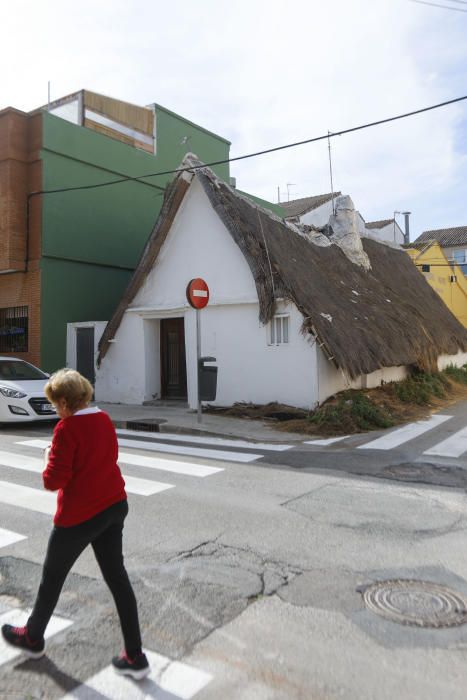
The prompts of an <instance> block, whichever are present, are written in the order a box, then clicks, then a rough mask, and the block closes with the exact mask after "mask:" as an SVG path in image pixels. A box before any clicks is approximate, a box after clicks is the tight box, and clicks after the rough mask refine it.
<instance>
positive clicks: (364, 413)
mask: <svg viewBox="0 0 467 700" xmlns="http://www.w3.org/2000/svg"><path fill="white" fill-rule="evenodd" d="M465 375H466V378H467V370H465ZM459 378H460V379H461V382H459V381H455V380H454V379H453V378H452V377H450V376H449V374H446V373H445V372H441V373H439V374H438V375H416V376H415V377H410V378H409V379H407V380H405V381H404V382H397V383H396V382H392V383H390V384H385V385H383V386H381V387H377V388H375V389H366V390H348V391H343V392H340V393H339V394H336V395H335V396H332V397H330V398H329V399H328V400H327V401H326V402H325V403H324V404H323V405H322V406H320V407H319V408H318V409H317V410H316V411H306V410H304V409H301V408H295V407H294V406H288V405H286V404H280V403H277V402H273V403H269V404H265V405H260V404H253V403H236V404H234V405H233V406H229V407H217V406H208V407H207V408H206V409H204V410H205V411H206V413H213V414H216V415H225V416H229V417H232V418H247V419H251V420H262V421H264V422H266V423H270V424H273V425H274V428H275V429H276V430H282V431H284V432H293V433H304V434H306V435H313V436H325V437H328V436H329V437H331V436H335V435H336V436H337V435H351V434H353V433H359V432H362V431H368V430H380V429H381V428H389V427H392V426H395V425H399V424H401V423H407V422H411V421H416V420H421V419H423V418H426V417H428V416H429V415H430V414H431V413H433V412H435V411H439V410H441V409H442V408H446V407H448V406H451V405H452V404H454V403H456V402H457V401H460V400H465V399H467V383H463V381H462V380H463V377H462V376H460V377H456V379H459Z"/></svg>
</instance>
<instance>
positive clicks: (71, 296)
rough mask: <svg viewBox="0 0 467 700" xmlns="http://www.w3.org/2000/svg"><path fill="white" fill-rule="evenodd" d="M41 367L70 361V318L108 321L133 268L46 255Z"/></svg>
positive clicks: (43, 262) (51, 368)
mask: <svg viewBox="0 0 467 700" xmlns="http://www.w3.org/2000/svg"><path fill="white" fill-rule="evenodd" d="M41 274H42V300H41V303H42V318H41V339H42V348H41V367H42V369H44V370H45V371H46V372H52V371H54V370H56V369H58V368H60V367H64V366H65V363H66V324H67V321H107V320H108V319H109V318H110V316H111V315H112V313H113V312H114V310H115V303H116V301H115V300H116V299H117V300H119V299H120V297H121V295H122V294H123V292H124V290H125V288H126V286H127V284H128V281H129V279H130V275H131V273H130V272H127V271H124V270H119V269H116V268H111V267H96V266H94V265H89V264H82V263H75V262H67V261H63V260H53V259H50V258H42V263H41Z"/></svg>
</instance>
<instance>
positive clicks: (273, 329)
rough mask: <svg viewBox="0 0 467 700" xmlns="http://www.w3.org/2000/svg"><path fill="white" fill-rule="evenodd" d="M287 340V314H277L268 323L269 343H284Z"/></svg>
mask: <svg viewBox="0 0 467 700" xmlns="http://www.w3.org/2000/svg"><path fill="white" fill-rule="evenodd" d="M288 342H289V316H288V315H286V314H277V315H276V316H273V317H272V320H271V323H270V324H269V344H270V345H286V344H287V343H288Z"/></svg>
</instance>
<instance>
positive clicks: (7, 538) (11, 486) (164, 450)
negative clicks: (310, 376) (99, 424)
mask: <svg viewBox="0 0 467 700" xmlns="http://www.w3.org/2000/svg"><path fill="white" fill-rule="evenodd" d="M118 433H119V435H118V439H119V446H120V448H124V450H121V451H120V453H119V465H120V468H121V470H122V474H123V477H124V479H125V488H126V491H127V492H128V493H129V494H132V495H135V496H142V497H143V498H147V497H152V496H156V495H158V494H162V493H163V492H170V491H172V490H173V489H175V488H176V487H177V485H178V483H177V480H178V479H179V477H182V478H184V477H188V478H193V479H206V478H209V477H213V476H215V475H216V474H219V473H221V472H223V471H224V469H225V467H224V466H218V462H219V461H222V462H224V461H229V462H234V463H235V462H237V463H248V462H252V461H255V460H257V459H260V458H262V457H263V456H264V455H263V454H262V453H260V452H258V451H257V450H258V449H259V448H261V449H263V448H264V449H265V450H266V449H268V450H271V451H272V452H277V451H284V450H286V449H290V448H291V447H292V445H291V444H288V445H285V444H281V445H278V444H274V443H271V444H269V443H252V442H248V441H245V440H224V439H222V438H213V437H209V436H207V438H206V439H205V438H204V437H203V438H199V437H198V436H187V435H175V434H174V435H172V434H164V435H163V439H164V440H165V439H168V441H169V443H168V444H166V443H162V442H160V441H159V440H155V439H154V434H153V433H139V432H138V433H135V432H132V431H129V430H119V431H118ZM51 437H52V436H50V438H48V439H28V440H17V441H15V442H14V448H15V450H18V449H19V451H12V450H10V451H9V450H7V449H0V504H4V505H7V506H14V507H15V508H20V509H25V510H28V511H31V512H33V513H40V514H44V515H48V516H51V515H53V514H54V513H55V510H56V498H57V496H56V494H55V493H52V492H48V491H44V489H43V488H42V484H41V483H37V484H36V483H32V484H31V485H29V484H28V485H25V484H24V483H22V482H23V481H24V479H23V480H21V479H20V480H18V481H17V480H15V479H14V477H13V478H9V477H10V474H9V470H12V471H18V472H26V473H27V472H29V473H31V474H42V472H43V470H44V460H43V450H44V449H45V448H46V447H48V446H49V445H50V442H51ZM141 438H143V439H141ZM144 438H146V439H144ZM149 438H150V439H149ZM201 441H202V442H203V444H206V445H208V446H209V447H207V448H202V447H198V446H196V445H199V444H200V443H201ZM175 442H177V443H181V444H175ZM188 442H190V443H194V444H195V446H193V444H187V443H188ZM4 447H5V445H4V444H2V448H4ZM225 448H237V449H231V450H228V451H227V450H226V449H225ZM130 450H131V451H130ZM240 450H242V451H240ZM35 452H36V454H37V453H38V454H40V457H39V456H34V453H35ZM212 460H216V462H214V463H212ZM209 462H211V463H209ZM4 468H5V469H4ZM134 468H137V469H139V474H138V475H137V476H136V475H135V474H134V473H132V470H133V469H134ZM162 474H164V475H166V476H167V477H168V481H165V479H164V480H157V479H156V478H153V477H154V476H156V475H157V476H159V475H162ZM170 475H171V476H172V479H171V478H170ZM174 481H175V482H174ZM26 538H27V535H26V534H25V533H24V534H23V533H15V532H11V531H9V530H2V529H0V548H3V547H7V546H9V545H12V544H14V543H16V542H20V541H21V540H23V539H26Z"/></svg>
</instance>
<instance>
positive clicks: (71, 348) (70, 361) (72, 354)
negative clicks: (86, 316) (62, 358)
mask: <svg viewBox="0 0 467 700" xmlns="http://www.w3.org/2000/svg"><path fill="white" fill-rule="evenodd" d="M106 325H107V321H78V322H76V323H67V328H66V366H67V367H71V368H72V369H76V368H77V364H78V362H77V360H78V357H77V343H76V339H77V333H76V329H77V328H94V371H96V360H97V355H98V353H99V350H98V345H99V341H100V339H101V336H102V333H103V332H104V329H105V327H106ZM56 369H59V367H57V368H56Z"/></svg>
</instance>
